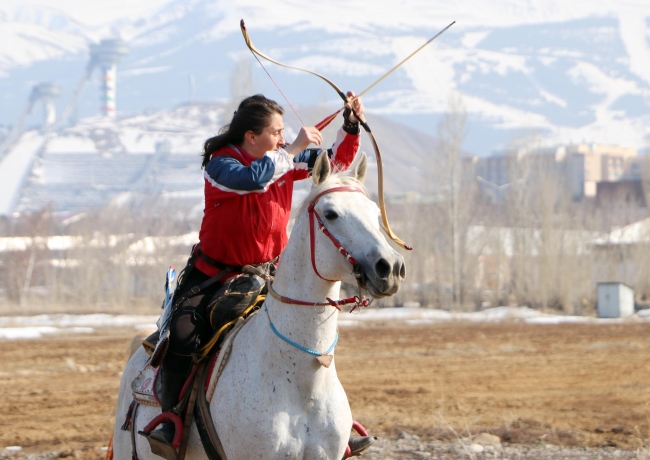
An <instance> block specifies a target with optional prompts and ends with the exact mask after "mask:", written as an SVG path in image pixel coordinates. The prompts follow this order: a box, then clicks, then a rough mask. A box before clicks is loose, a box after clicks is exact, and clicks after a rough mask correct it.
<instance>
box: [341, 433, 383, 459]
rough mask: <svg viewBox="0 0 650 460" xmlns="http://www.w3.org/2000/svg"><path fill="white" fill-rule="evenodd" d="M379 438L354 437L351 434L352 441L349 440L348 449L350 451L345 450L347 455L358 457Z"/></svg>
mask: <svg viewBox="0 0 650 460" xmlns="http://www.w3.org/2000/svg"><path fill="white" fill-rule="evenodd" d="M376 440H377V437H376V436H360V437H356V436H355V437H352V436H350V441H349V442H348V449H350V451H349V452H348V449H346V450H345V454H346V455H345V457H344V458H348V457H358V456H359V455H361V454H363V453H364V452H365V451H367V450H368V449H369V448H370V446H372V445H373V444H374V443H375V441H376Z"/></svg>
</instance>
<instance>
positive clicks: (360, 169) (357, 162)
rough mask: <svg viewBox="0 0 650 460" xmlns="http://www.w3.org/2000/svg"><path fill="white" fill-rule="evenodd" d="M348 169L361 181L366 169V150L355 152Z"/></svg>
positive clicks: (364, 176) (364, 177) (363, 178)
mask: <svg viewBox="0 0 650 460" xmlns="http://www.w3.org/2000/svg"><path fill="white" fill-rule="evenodd" d="M350 169H351V176H352V177H354V178H355V179H357V180H358V181H359V182H363V181H364V180H365V179H366V171H367V170H368V157H367V156H366V152H359V153H358V154H357V157H356V158H355V159H354V163H352V166H351V167H350Z"/></svg>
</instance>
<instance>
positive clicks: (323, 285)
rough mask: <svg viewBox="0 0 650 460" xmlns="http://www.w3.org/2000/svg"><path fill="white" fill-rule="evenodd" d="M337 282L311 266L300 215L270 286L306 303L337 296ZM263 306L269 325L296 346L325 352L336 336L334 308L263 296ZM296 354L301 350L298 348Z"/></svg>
mask: <svg viewBox="0 0 650 460" xmlns="http://www.w3.org/2000/svg"><path fill="white" fill-rule="evenodd" d="M340 286H341V283H340V282H329V281H325V280H323V279H321V278H319V277H318V276H317V275H316V273H314V270H313V268H312V265H311V258H310V247H309V221H308V219H307V218H306V216H305V215H304V214H303V215H302V216H301V217H299V218H298V219H297V221H296V224H295V226H294V228H293V231H292V234H291V238H290V239H289V243H288V244H287V247H286V248H285V250H284V251H283V253H282V257H281V262H280V266H279V267H278V270H277V274H276V277H275V280H274V282H273V289H274V290H275V291H276V292H277V293H278V294H280V295H282V296H284V297H289V298H291V299H294V300H301V301H306V302H325V301H326V298H327V297H330V298H332V299H338V298H339V293H340ZM266 302H267V308H268V311H269V315H270V317H271V320H272V321H273V324H274V325H275V327H276V328H277V329H278V331H279V332H280V333H282V334H283V335H285V336H287V335H289V334H290V335H291V340H293V341H295V342H297V343H299V344H300V345H302V346H304V347H307V348H310V349H312V350H316V351H319V352H325V351H327V349H328V348H329V347H330V345H331V344H332V343H333V341H334V339H335V338H336V322H337V318H338V310H336V309H335V308H334V307H331V306H327V307H313V306H301V305H292V304H287V303H283V302H280V301H278V300H276V299H275V298H273V297H271V296H267V300H266ZM295 351H296V353H298V354H300V353H304V352H303V351H300V350H298V349H296V350H295Z"/></svg>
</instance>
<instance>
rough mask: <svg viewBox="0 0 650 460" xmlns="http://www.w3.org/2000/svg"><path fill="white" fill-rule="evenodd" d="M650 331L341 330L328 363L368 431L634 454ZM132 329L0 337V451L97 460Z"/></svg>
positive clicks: (648, 371)
mask: <svg viewBox="0 0 650 460" xmlns="http://www.w3.org/2000/svg"><path fill="white" fill-rule="evenodd" d="M649 329H650V325H647V324H640V323H633V322H630V323H626V324H619V325H570V324H564V325H526V324H520V323H501V324H458V323H457V324H444V325H432V326H405V325H397V324H392V325H389V324H375V325H369V326H365V327H356V328H342V329H341V333H340V336H341V338H340V342H339V345H338V347H337V349H336V364H337V369H338V372H339V376H340V379H341V381H342V382H343V385H344V387H345V388H346V390H347V393H348V397H349V399H350V403H351V406H352V410H353V414H354V416H355V418H356V419H358V420H359V421H361V422H362V423H363V424H364V425H365V426H366V427H367V428H369V429H370V430H371V432H372V433H374V434H378V435H383V436H395V435H397V433H398V432H399V431H408V432H413V433H417V434H418V435H420V437H421V438H425V439H426V438H429V439H432V438H433V439H453V438H455V437H456V436H464V435H466V434H468V433H478V432H480V431H489V432H492V433H494V434H497V435H499V436H500V437H501V438H502V439H503V440H504V441H505V442H516V443H524V444H526V443H528V444H539V443H552V444H561V445H580V446H591V447H596V446H605V445H611V446H617V447H618V448H619V449H624V450H634V449H637V448H639V447H643V446H644V443H647V439H648V438H650V428H649V426H648V416H649V414H650V409H649V407H648V402H650V379H649V376H650V334H648V330H649ZM132 335H133V331H129V330H116V331H98V333H97V334H95V335H92V336H71V337H61V336H58V337H50V338H47V339H39V340H20V341H0V414H2V416H1V417H0V448H2V447H5V446H11V445H19V446H22V447H23V452H25V453H42V452H51V451H54V450H56V451H60V452H63V454H62V455H63V456H66V455H74V456H76V457H77V458H102V457H103V452H102V451H101V447H102V446H105V445H106V444H107V442H108V439H109V437H110V433H111V430H112V423H113V422H112V421H113V417H114V407H115V401H116V397H117V389H118V384H119V379H120V372H121V368H122V366H123V364H124V360H125V358H126V353H127V348H128V344H129V342H130V339H131V337H132ZM118 416H119V417H124V414H119V415H118ZM646 447H647V445H646Z"/></svg>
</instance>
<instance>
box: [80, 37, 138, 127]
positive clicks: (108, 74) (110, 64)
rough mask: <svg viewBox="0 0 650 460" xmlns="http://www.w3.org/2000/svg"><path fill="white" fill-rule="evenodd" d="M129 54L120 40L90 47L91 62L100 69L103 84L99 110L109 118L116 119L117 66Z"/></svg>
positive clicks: (104, 41)
mask: <svg viewBox="0 0 650 460" xmlns="http://www.w3.org/2000/svg"><path fill="white" fill-rule="evenodd" d="M128 52H129V46H128V45H127V44H126V42H124V41H123V40H120V39H108V40H102V41H101V42H100V43H99V45H91V47H90V53H91V62H94V64H95V66H97V67H99V71H100V78H101V82H102V86H101V96H100V109H99V110H100V112H101V114H102V115H105V116H107V117H111V118H112V117H115V90H116V73H117V64H118V63H119V62H120V59H121V58H122V57H123V56H126V55H127V54H128Z"/></svg>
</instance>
